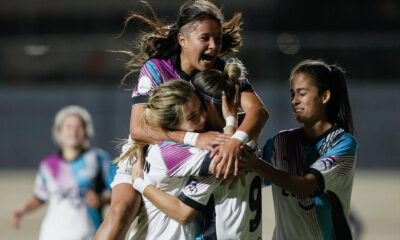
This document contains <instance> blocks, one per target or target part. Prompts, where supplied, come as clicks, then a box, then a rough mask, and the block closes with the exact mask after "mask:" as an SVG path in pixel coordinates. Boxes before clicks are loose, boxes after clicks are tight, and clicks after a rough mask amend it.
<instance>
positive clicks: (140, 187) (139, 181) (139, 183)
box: [133, 178, 150, 194]
mask: <svg viewBox="0 0 400 240" xmlns="http://www.w3.org/2000/svg"><path fill="white" fill-rule="evenodd" d="M148 185H150V183H146V182H145V181H144V179H143V178H136V179H135V181H134V182H133V188H134V189H136V190H137V191H138V192H140V193H141V194H143V191H144V189H145V188H146V187H147V186H148Z"/></svg>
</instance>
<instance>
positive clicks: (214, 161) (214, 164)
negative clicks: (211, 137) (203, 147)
mask: <svg viewBox="0 0 400 240" xmlns="http://www.w3.org/2000/svg"><path fill="white" fill-rule="evenodd" d="M220 161H221V156H220V155H216V156H214V157H213V159H212V160H211V164H210V171H211V173H212V174H214V173H215V170H216V167H217V165H218V164H219V162H220Z"/></svg>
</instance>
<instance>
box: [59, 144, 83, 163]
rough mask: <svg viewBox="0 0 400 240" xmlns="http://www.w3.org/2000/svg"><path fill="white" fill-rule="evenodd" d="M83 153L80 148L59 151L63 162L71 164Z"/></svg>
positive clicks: (65, 148)
mask: <svg viewBox="0 0 400 240" xmlns="http://www.w3.org/2000/svg"><path fill="white" fill-rule="evenodd" d="M82 152H83V149H82V148H69V147H68V148H67V147H64V148H62V149H61V156H62V158H63V159H64V160H66V161H68V162H71V161H73V160H75V159H77V158H78V157H79V155H81V154H82Z"/></svg>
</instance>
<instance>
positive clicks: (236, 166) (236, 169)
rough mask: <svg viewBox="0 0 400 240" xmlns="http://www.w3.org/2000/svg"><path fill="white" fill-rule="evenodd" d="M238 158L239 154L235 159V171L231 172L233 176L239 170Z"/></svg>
mask: <svg viewBox="0 0 400 240" xmlns="http://www.w3.org/2000/svg"><path fill="white" fill-rule="evenodd" d="M239 159H240V156H239V158H236V159H235V172H234V173H233V174H234V175H235V176H237V175H238V172H239Z"/></svg>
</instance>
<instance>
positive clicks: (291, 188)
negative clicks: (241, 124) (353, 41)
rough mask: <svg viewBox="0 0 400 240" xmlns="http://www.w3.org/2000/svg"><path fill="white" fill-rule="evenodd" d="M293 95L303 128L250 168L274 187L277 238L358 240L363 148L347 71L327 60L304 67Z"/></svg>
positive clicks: (294, 78) (278, 139)
mask: <svg viewBox="0 0 400 240" xmlns="http://www.w3.org/2000/svg"><path fill="white" fill-rule="evenodd" d="M290 92H291V96H292V97H291V104H292V108H293V112H294V114H295V117H296V120H297V121H298V122H300V123H302V124H303V127H301V128H298V129H291V130H284V131H281V132H280V133H279V134H277V135H276V136H274V137H272V138H271V139H270V140H269V141H268V142H267V144H266V146H265V147H264V154H263V160H262V159H258V158H257V157H256V156H255V155H254V154H250V153H247V154H246V155H247V158H249V163H248V164H247V167H248V168H249V169H254V170H256V171H257V172H259V173H260V174H261V175H262V176H263V177H264V178H266V179H268V180H270V182H271V183H272V193H273V199H274V208H275V221H276V226H275V231H274V236H273V239H325V240H326V239H352V236H351V232H350V228H349V207H350V198H351V190H352V186H353V178H354V170H355V163H356V156H355V153H356V148H357V143H356V141H355V140H354V138H353V136H352V135H351V134H352V133H353V120H352V114H351V109H350V102H349V96H348V91H347V86H346V81H345V76H344V72H343V70H342V69H341V68H339V67H338V66H336V65H328V64H326V63H325V62H323V61H317V60H306V61H303V62H300V63H299V64H298V65H297V66H296V67H295V68H294V69H293V70H292V73H291V76H290ZM267 162H268V163H267ZM270 164H271V165H270Z"/></svg>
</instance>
